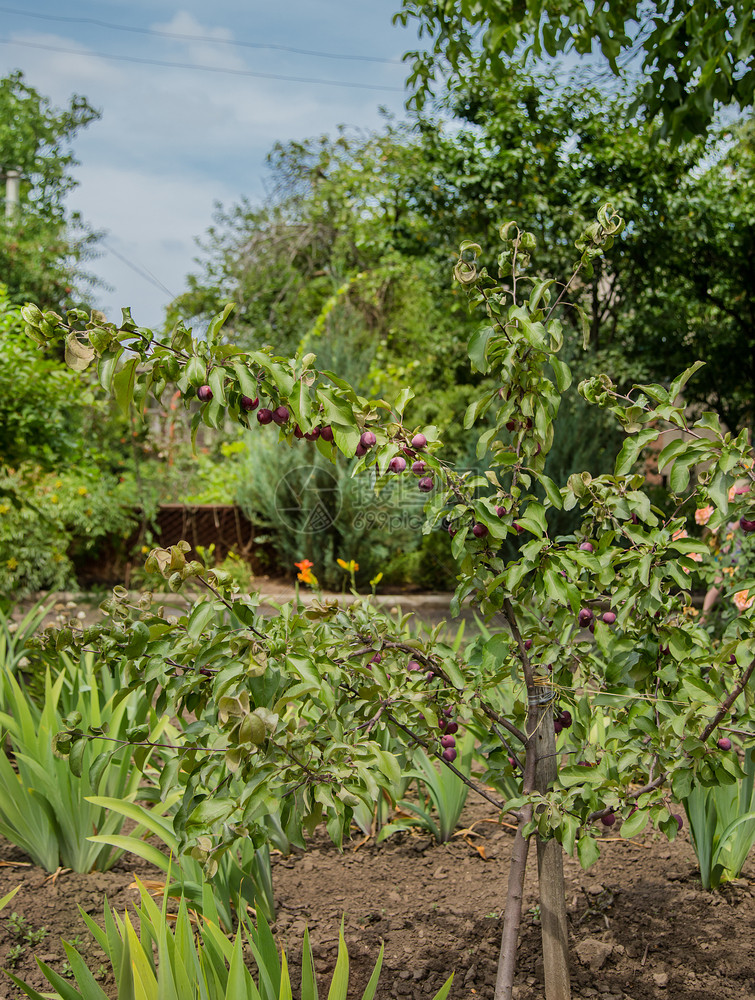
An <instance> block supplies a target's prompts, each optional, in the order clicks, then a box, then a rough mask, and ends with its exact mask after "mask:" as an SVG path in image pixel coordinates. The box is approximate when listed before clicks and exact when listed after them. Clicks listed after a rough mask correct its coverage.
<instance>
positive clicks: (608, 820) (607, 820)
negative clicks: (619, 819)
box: [600, 812, 616, 826]
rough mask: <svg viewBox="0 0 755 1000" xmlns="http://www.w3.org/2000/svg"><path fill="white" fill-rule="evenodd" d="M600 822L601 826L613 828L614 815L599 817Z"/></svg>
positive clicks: (608, 814)
mask: <svg viewBox="0 0 755 1000" xmlns="http://www.w3.org/2000/svg"><path fill="white" fill-rule="evenodd" d="M600 822H601V823H602V824H603V826H613V824H614V823H615V822H616V814H615V813H612V812H610V813H607V814H606V815H605V816H601V817H600Z"/></svg>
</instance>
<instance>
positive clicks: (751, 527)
mask: <svg viewBox="0 0 755 1000" xmlns="http://www.w3.org/2000/svg"><path fill="white" fill-rule="evenodd" d="M197 395H199V393H197ZM739 527H740V528H741V529H742V531H744V533H745V534H746V535H749V534H750V533H751V532H753V531H755V521H750V520H748V519H747V518H746V517H740V519H739Z"/></svg>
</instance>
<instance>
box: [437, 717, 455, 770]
mask: <svg viewBox="0 0 755 1000" xmlns="http://www.w3.org/2000/svg"><path fill="white" fill-rule="evenodd" d="M452 711H453V709H450V708H444V709H443V715H444V716H445V717H444V718H442V719H441V720H440V721H439V722H438V728H439V729H440V731H441V733H442V734H443V735H442V736H441V738H440V745H441V746H442V747H443V752H442V753H441V757H442V758H443V760H445V761H448V763H449V764H452V763H453V762H454V761H455V760H456V757H457V751H456V733H458V731H459V725H458V723H456V722H452V721H451V720H450V719H449V718H448V716H449V715H450V714H451V712H452Z"/></svg>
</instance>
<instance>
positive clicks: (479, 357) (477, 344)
mask: <svg viewBox="0 0 755 1000" xmlns="http://www.w3.org/2000/svg"><path fill="white" fill-rule="evenodd" d="M494 335H495V329H494V328H493V327H492V326H486V327H482V328H481V329H480V330H476V331H475V332H474V333H473V334H472V336H471V337H470V338H469V344H468V346H467V353H468V354H469V360H470V361H471V362H472V364H473V365H474V367H475V369H476V370H477V371H478V372H487V371H490V365H489V364H488V360H487V356H486V355H487V349H488V343H489V341H490V338H491V337H492V336H494Z"/></svg>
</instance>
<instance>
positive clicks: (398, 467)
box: [388, 455, 406, 472]
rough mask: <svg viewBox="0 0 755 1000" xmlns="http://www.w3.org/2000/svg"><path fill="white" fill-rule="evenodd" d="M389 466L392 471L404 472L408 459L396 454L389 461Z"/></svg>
mask: <svg viewBox="0 0 755 1000" xmlns="http://www.w3.org/2000/svg"><path fill="white" fill-rule="evenodd" d="M388 468H389V469H390V470H391V472H403V471H404V469H405V468H406V459H405V458H402V457H401V456H400V455H396V457H395V458H392V459H391V460H390V462H389V463H388Z"/></svg>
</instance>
